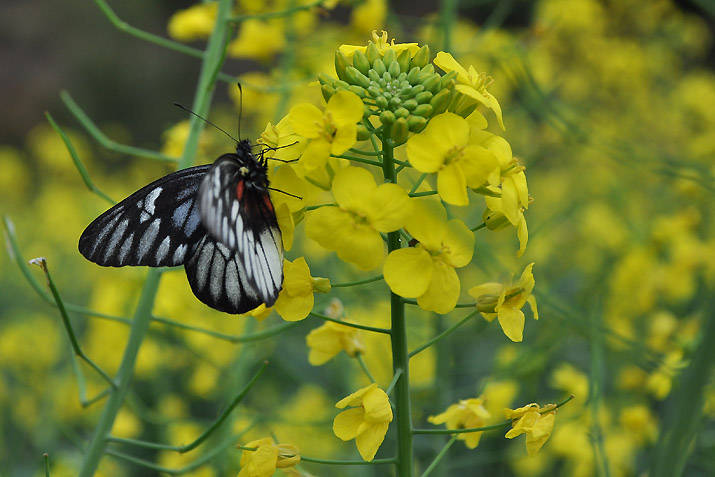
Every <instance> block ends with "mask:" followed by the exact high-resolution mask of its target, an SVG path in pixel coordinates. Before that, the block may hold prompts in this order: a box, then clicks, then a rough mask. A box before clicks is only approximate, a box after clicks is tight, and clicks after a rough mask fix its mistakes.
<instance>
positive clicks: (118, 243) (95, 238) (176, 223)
mask: <svg viewBox="0 0 715 477" xmlns="http://www.w3.org/2000/svg"><path fill="white" fill-rule="evenodd" d="M210 167H211V166H209V165H205V166H197V167H192V168H189V169H183V170H181V171H177V172H174V173H171V174H169V175H167V176H164V177H162V178H161V179H159V180H157V181H154V182H152V183H151V184H149V185H147V186H146V187H143V188H142V189H140V190H138V191H137V192H135V193H134V194H132V195H130V196H129V197H127V198H126V199H124V200H123V201H121V202H120V203H118V204H117V205H115V206H114V207H112V208H111V209H109V210H107V211H106V212H105V213H103V214H102V215H100V216H99V217H97V219H95V220H94V221H93V222H92V223H91V224H90V225H89V226H88V227H87V228H86V229H85V231H84V232H83V233H82V236H81V237H80V239H79V251H80V253H81V254H82V255H84V256H85V257H86V258H87V259H88V260H90V261H92V262H95V263H97V264H99V265H103V266H111V267H122V266H125V265H149V266H153V267H157V266H175V265H181V264H183V263H184V262H185V260H186V257H187V252H189V249H190V248H191V247H192V245H194V244H196V243H197V242H198V241H199V240H200V239H201V237H202V236H203V235H204V234H205V230H204V229H203V227H202V226H201V223H200V216H199V213H198V204H197V203H196V192H197V191H198V188H199V185H200V183H201V179H202V178H203V177H204V176H205V174H206V172H207V171H208V170H209V168H210Z"/></svg>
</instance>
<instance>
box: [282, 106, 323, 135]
mask: <svg viewBox="0 0 715 477" xmlns="http://www.w3.org/2000/svg"><path fill="white" fill-rule="evenodd" d="M289 118H290V125H291V126H292V127H293V131H295V133H296V134H299V135H301V136H303V137H306V138H315V137H318V136H319V135H320V133H321V132H322V131H323V129H324V125H323V112H322V111H321V110H319V109H318V108H317V107H315V106H314V105H312V104H310V103H301V104H297V105H295V106H293V108H291V110H290V113H289Z"/></svg>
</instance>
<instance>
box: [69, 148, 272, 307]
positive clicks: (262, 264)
mask: <svg viewBox="0 0 715 477" xmlns="http://www.w3.org/2000/svg"><path fill="white" fill-rule="evenodd" d="M79 251H80V253H81V254H82V255H83V256H84V257H85V258H87V259H88V260H90V261H92V262H94V263H97V264H99V265H102V266H111V267H122V266H126V265H146V266H152V267H164V266H178V265H184V267H185V269H186V275H187V278H188V280H189V284H190V285H191V289H192V291H193V292H194V294H195V295H196V297H197V298H199V299H200V300H201V301H202V302H204V303H206V304H207V305H209V306H210V307H212V308H215V309H217V310H220V311H224V312H226V313H245V312H246V311H249V310H251V309H253V308H255V307H257V306H259V305H260V304H262V303H265V304H266V305H267V306H271V305H273V303H274V302H275V300H276V299H277V297H278V293H279V291H280V290H281V288H282V286H283V246H282V239H281V233H280V229H279V228H278V223H277V220H276V216H275V212H274V209H273V204H272V203H271V200H270V196H269V194H268V175H267V166H266V162H265V159H264V158H263V155H262V154H260V153H259V154H258V155H254V154H253V153H252V151H251V146H250V144H249V143H248V141H245V140H244V141H239V142H238V145H237V147H236V152H235V153H229V154H224V155H222V156H220V157H219V158H218V159H216V161H215V162H214V163H213V164H211V165H203V166H196V167H191V168H188V169H183V170H180V171H177V172H174V173H171V174H169V175H167V176H164V177H162V178H160V179H158V180H157V181H154V182H152V183H151V184H149V185H147V186H145V187H143V188H142V189H140V190H138V191H137V192H135V193H134V194H132V195H130V196H129V197H127V198H126V199H124V200H123V201H121V202H120V203H118V204H117V205H115V206H114V207H112V208H111V209H109V210H108V211H106V212H105V213H103V214H102V215H100V216H99V217H98V218H97V219H95V220H94V221H93V222H92V223H91V224H90V225H89V226H88V227H87V228H86V229H85V231H84V232H83V233H82V236H81V237H80V239H79Z"/></svg>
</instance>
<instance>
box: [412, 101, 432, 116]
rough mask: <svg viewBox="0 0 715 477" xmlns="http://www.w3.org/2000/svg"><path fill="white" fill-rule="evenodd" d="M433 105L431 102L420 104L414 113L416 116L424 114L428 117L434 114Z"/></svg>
mask: <svg viewBox="0 0 715 477" xmlns="http://www.w3.org/2000/svg"><path fill="white" fill-rule="evenodd" d="M432 110H433V108H432V106H431V105H429V104H420V105H419V106H417V107H416V108H415V110H414V111H412V114H414V115H415V116H422V117H425V118H426V117H428V116H430V115H431V114H432Z"/></svg>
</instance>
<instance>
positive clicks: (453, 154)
mask: <svg viewBox="0 0 715 477" xmlns="http://www.w3.org/2000/svg"><path fill="white" fill-rule="evenodd" d="M463 152H464V146H452V148H451V149H450V150H449V151H447V154H445V156H444V165H445V166H446V165H448V164H451V163H453V162H457V161H459V160H460V159H461V158H462V153H463Z"/></svg>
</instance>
